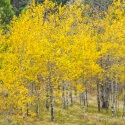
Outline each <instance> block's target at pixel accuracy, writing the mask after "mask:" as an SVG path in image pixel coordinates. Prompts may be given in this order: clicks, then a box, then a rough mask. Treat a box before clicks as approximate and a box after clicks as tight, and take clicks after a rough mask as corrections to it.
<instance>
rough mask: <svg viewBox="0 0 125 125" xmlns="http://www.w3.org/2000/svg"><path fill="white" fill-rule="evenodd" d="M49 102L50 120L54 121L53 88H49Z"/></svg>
mask: <svg viewBox="0 0 125 125" xmlns="http://www.w3.org/2000/svg"><path fill="white" fill-rule="evenodd" d="M50 95H51V96H50V102H51V120H52V121H53V120H54V91H53V86H52V85H51V86H50Z"/></svg>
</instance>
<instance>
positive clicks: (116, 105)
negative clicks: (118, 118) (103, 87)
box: [115, 78, 118, 115]
mask: <svg viewBox="0 0 125 125" xmlns="http://www.w3.org/2000/svg"><path fill="white" fill-rule="evenodd" d="M115 109H116V111H115V114H116V115H117V113H118V79H117V78H116V81H115Z"/></svg>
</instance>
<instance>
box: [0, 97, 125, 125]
mask: <svg viewBox="0 0 125 125" xmlns="http://www.w3.org/2000/svg"><path fill="white" fill-rule="evenodd" d="M90 100H91V101H89V107H86V108H85V110H86V114H85V118H83V113H82V108H81V106H80V104H79V102H75V104H74V105H73V106H72V107H70V106H69V108H68V109H63V108H62V107H61V106H55V107H56V108H55V120H54V122H51V120H50V111H47V110H46V109H45V108H44V107H45V104H44V103H41V114H40V118H32V117H27V118H25V119H24V120H22V121H20V122H18V121H17V120H16V119H15V118H11V119H10V123H9V125H125V118H123V117H121V115H122V112H121V110H120V111H119V113H118V116H117V117H112V116H111V111H110V110H109V111H108V113H106V111H105V110H104V109H103V110H101V112H100V113H98V110H97V107H96V97H90ZM0 125H5V124H4V119H3V116H1V120H0Z"/></svg>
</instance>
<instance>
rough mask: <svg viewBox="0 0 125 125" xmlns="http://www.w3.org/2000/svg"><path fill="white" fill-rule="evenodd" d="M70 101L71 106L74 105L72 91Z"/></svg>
mask: <svg viewBox="0 0 125 125" xmlns="http://www.w3.org/2000/svg"><path fill="white" fill-rule="evenodd" d="M70 101H71V104H70V105H71V106H73V98H72V91H71V92H70Z"/></svg>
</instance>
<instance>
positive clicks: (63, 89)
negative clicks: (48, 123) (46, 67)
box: [62, 85, 66, 108]
mask: <svg viewBox="0 0 125 125" xmlns="http://www.w3.org/2000/svg"><path fill="white" fill-rule="evenodd" d="M62 100H63V108H66V99H65V86H64V85H63V87H62Z"/></svg>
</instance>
